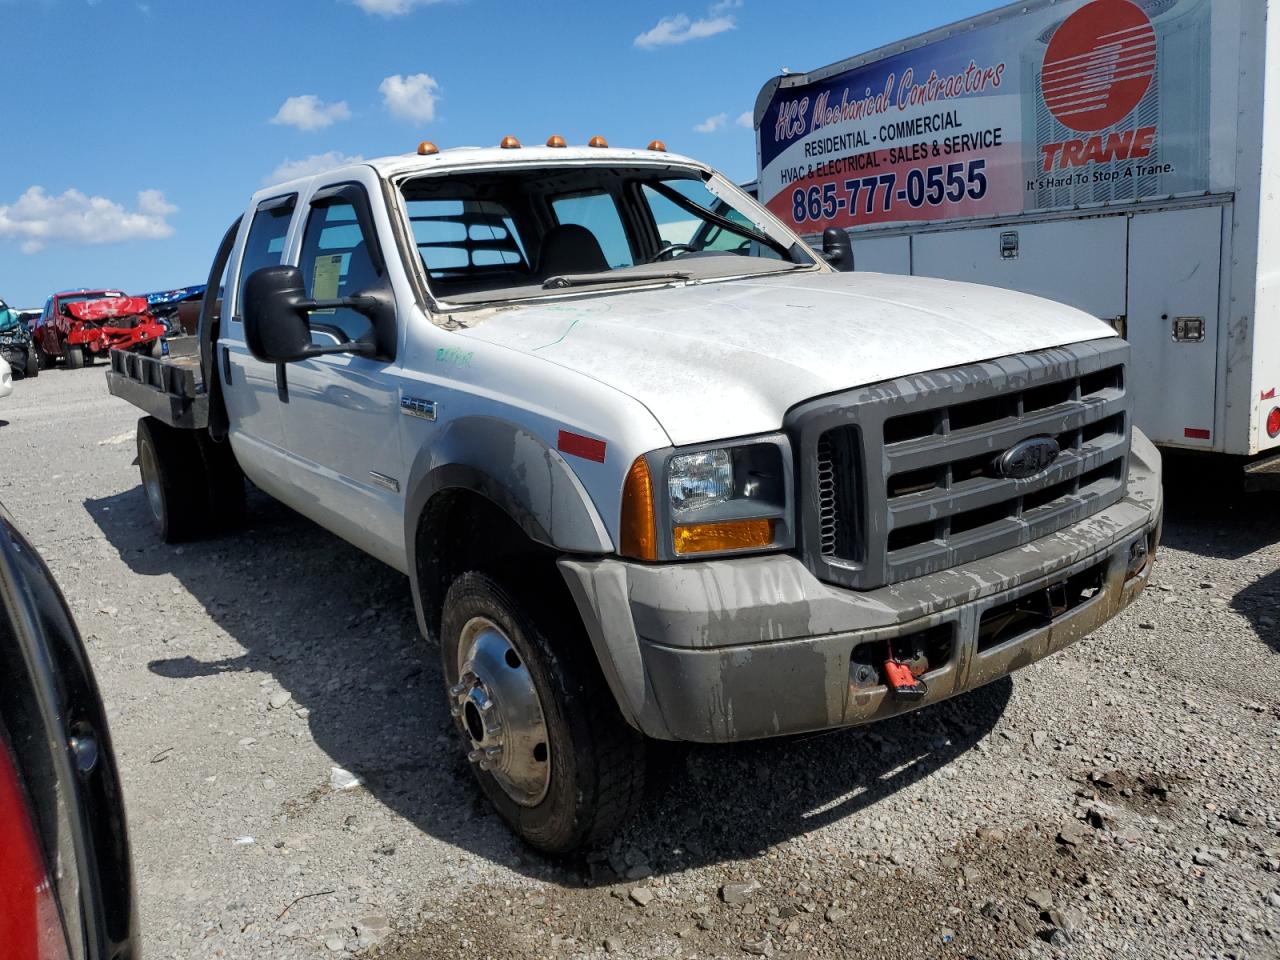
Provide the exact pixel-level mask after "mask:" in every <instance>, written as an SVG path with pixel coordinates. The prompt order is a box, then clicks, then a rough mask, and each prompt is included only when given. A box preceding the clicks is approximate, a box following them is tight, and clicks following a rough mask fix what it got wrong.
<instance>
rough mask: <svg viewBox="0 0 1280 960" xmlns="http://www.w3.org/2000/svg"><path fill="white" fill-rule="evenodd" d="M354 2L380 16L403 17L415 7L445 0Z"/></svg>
mask: <svg viewBox="0 0 1280 960" xmlns="http://www.w3.org/2000/svg"><path fill="white" fill-rule="evenodd" d="M353 2H354V3H355V5H356V6H357V7H359V8H360V9H361V10H363V11H364V12H365V13H376V14H377V15H378V16H380V17H403V16H404V15H405V14H406V13H408V12H409V11H410V10H412V9H413V8H414V7H429V6H431V5H433V4H437V3H443V2H444V0H353Z"/></svg>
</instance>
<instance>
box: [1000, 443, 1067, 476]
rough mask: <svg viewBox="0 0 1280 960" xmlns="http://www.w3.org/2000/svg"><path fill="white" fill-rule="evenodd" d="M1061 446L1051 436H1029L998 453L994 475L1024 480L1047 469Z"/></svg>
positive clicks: (1060, 449)
mask: <svg viewBox="0 0 1280 960" xmlns="http://www.w3.org/2000/svg"><path fill="white" fill-rule="evenodd" d="M1061 452H1062V448H1061V447H1060V446H1058V441H1057V440H1055V439H1053V437H1031V438H1029V439H1027V440H1023V441H1022V442H1021V443H1015V444H1014V445H1013V446H1012V447H1010V448H1009V449H1008V450H1006V451H1005V452H1004V453H1002V454H1000V456H999V457H997V458H996V461H995V464H994V466H995V472H996V476H999V477H1005V478H1006V479H1009V480H1026V479H1027V478H1028V477H1034V476H1035V475H1036V474H1037V473H1043V472H1044V471H1046V470H1048V469H1049V466H1050V465H1051V464H1052V463H1053V461H1055V460H1057V459H1058V454H1059V453H1061Z"/></svg>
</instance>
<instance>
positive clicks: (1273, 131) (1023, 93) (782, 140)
mask: <svg viewBox="0 0 1280 960" xmlns="http://www.w3.org/2000/svg"><path fill="white" fill-rule="evenodd" d="M1275 10H1276V7H1275V4H1274V3H1272V2H1271V0H1057V2H1053V0H1023V2H1020V3H1016V4H1011V5H1009V6H1006V7H1002V8H1001V9H998V10H995V11H992V12H991V13H987V14H984V15H981V16H977V17H973V18H971V19H969V20H965V21H962V22H960V23H957V24H954V25H952V26H949V27H944V28H942V29H938V30H934V31H932V32H930V33H926V34H922V35H920V36H917V37H913V38H911V39H908V40H903V41H901V42H899V43H894V44H891V45H889V46H885V47H881V48H880V49H878V50H873V51H871V52H869V53H865V54H862V55H860V56H857V57H853V58H851V59H849V60H843V61H841V62H839V63H834V64H831V65H830V66H826V67H822V68H820V69H817V70H814V71H811V72H809V73H789V74H786V75H783V76H779V77H774V78H773V79H772V80H770V81H769V82H768V83H766V84H765V85H764V88H763V89H762V90H761V91H760V95H759V97H758V99H757V101H756V106H755V126H756V130H757V141H756V143H757V174H758V187H757V189H758V192H759V198H760V200H761V201H762V202H763V203H765V204H766V205H767V206H768V208H769V209H770V210H772V211H773V212H774V213H775V214H776V215H777V216H779V217H780V218H782V220H783V221H784V222H786V223H787V224H788V225H789V226H792V227H793V228H795V229H796V230H797V231H798V232H799V233H801V234H802V235H815V234H819V233H823V232H824V231H825V230H827V229H830V228H837V229H843V230H847V231H849V232H850V235H851V239H852V245H853V251H854V265H855V268H856V269H857V270H866V271H878V272H883V273H897V274H914V275H919V276H931V277H943V278H947V279H953V280H970V281H976V282H978V283H985V284H992V285H995V286H999V287H1007V288H1011V289H1016V290H1021V291H1026V292H1030V293H1035V294H1039V295H1041V296H1045V297H1049V298H1051V299H1054V300H1059V301H1062V302H1064V303H1068V304H1071V305H1073V306H1076V307H1079V308H1081V309H1083V310H1085V311H1087V312H1089V313H1091V314H1093V315H1095V316H1097V317H1100V318H1102V319H1104V320H1106V321H1108V322H1109V323H1111V324H1112V325H1113V326H1115V327H1116V329H1117V330H1118V331H1119V332H1120V333H1121V335H1122V336H1124V337H1126V338H1127V339H1128V340H1129V341H1130V343H1131V344H1132V346H1133V355H1132V367H1131V372H1132V377H1133V399H1134V416H1135V423H1136V424H1137V426H1139V427H1140V428H1142V430H1144V431H1145V432H1146V433H1147V434H1148V435H1149V436H1150V437H1151V438H1152V439H1153V440H1155V441H1156V442H1157V443H1159V444H1162V445H1165V446H1168V447H1179V448H1189V449H1193V450H1202V451H1213V452H1216V453H1219V454H1231V455H1239V456H1247V457H1253V458H1255V459H1254V460H1253V462H1251V463H1250V464H1249V466H1248V468H1247V469H1248V470H1249V471H1250V475H1251V477H1252V478H1253V482H1254V483H1255V484H1258V483H1261V482H1265V480H1266V479H1268V476H1269V475H1268V473H1267V468H1268V467H1269V466H1270V467H1272V469H1275V465H1272V464H1269V463H1268V459H1269V457H1268V456H1267V454H1268V453H1269V454H1270V456H1272V457H1274V456H1275V455H1276V452H1277V451H1276V448H1277V447H1280V397H1278V396H1277V387H1280V204H1278V203H1277V191H1278V190H1280V64H1277V63H1274V62H1268V52H1270V53H1271V55H1272V59H1273V60H1274V59H1275V57H1276V55H1277V52H1280V26H1278V25H1277V18H1276V17H1274V16H1272V17H1268V13H1269V12H1270V13H1275ZM1260 455H1261V456H1260Z"/></svg>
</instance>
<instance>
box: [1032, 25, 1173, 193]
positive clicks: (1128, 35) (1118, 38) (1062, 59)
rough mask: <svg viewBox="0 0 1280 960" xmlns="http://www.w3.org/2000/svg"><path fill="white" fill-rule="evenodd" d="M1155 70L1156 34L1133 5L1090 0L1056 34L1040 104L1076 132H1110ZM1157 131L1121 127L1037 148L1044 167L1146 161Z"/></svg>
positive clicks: (1144, 90) (1148, 86)
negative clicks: (1090, 1) (1113, 130)
mask: <svg viewBox="0 0 1280 960" xmlns="http://www.w3.org/2000/svg"><path fill="white" fill-rule="evenodd" d="M1155 72H1156V31H1155V27H1154V26H1152V23H1151V19H1150V18H1149V17H1148V16H1147V15H1146V13H1144V12H1143V11H1142V10H1141V9H1139V8H1138V7H1137V6H1136V5H1135V4H1133V3H1131V2H1130V0H1093V2H1092V3H1089V4H1087V5H1086V6H1084V7H1082V8H1080V9H1079V10H1077V11H1076V12H1075V13H1073V14H1072V15H1071V16H1069V17H1068V18H1067V19H1066V20H1064V21H1063V23H1062V25H1061V26H1059V27H1058V29H1057V30H1055V31H1054V34H1053V39H1052V40H1051V41H1049V49H1048V51H1047V52H1046V53H1045V56H1044V69H1043V72H1042V74H1041V80H1040V87H1041V93H1042V94H1043V96H1044V102H1045V106H1046V107H1048V108H1049V112H1050V113H1052V114H1053V115H1054V117H1056V118H1057V120H1058V121H1059V122H1060V123H1061V124H1062V125H1063V126H1065V127H1067V128H1069V129H1071V130H1075V131H1077V132H1080V133H1094V134H1097V131H1102V130H1107V129H1108V128H1110V127H1114V126H1115V125H1116V124H1118V123H1120V122H1121V121H1122V120H1124V119H1125V118H1126V117H1127V116H1129V115H1130V114H1131V113H1133V111H1134V109H1135V108H1136V107H1137V106H1138V104H1139V103H1141V102H1142V98H1143V97H1145V96H1146V95H1147V91H1148V90H1150V89H1151V82H1152V80H1153V79H1154V78H1155ZM1155 138H1156V128H1155V127H1143V128H1142V129H1140V130H1126V131H1122V132H1118V133H1110V134H1107V135H1105V136H1104V135H1101V134H1097V135H1095V136H1092V137H1089V138H1088V139H1081V140H1067V141H1065V142H1062V143H1048V144H1045V145H1044V146H1042V147H1041V148H1040V149H1041V153H1042V154H1043V156H1044V169H1045V170H1046V171H1050V170H1054V169H1064V168H1066V167H1082V166H1085V165H1086V164H1089V163H1107V162H1111V161H1116V160H1136V159H1145V158H1147V157H1149V156H1150V155H1151V152H1152V149H1153V147H1154V145H1155Z"/></svg>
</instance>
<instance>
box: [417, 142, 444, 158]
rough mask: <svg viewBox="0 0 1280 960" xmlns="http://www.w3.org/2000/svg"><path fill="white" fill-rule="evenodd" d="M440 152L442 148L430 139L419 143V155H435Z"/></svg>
mask: <svg viewBox="0 0 1280 960" xmlns="http://www.w3.org/2000/svg"><path fill="white" fill-rule="evenodd" d="M439 152H440V148H439V147H437V146H436V145H435V144H434V143H432V142H431V141H430V140H423V141H422V142H421V143H420V144H418V156H420V157H434V156H435V155H436V154H437V153H439Z"/></svg>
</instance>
